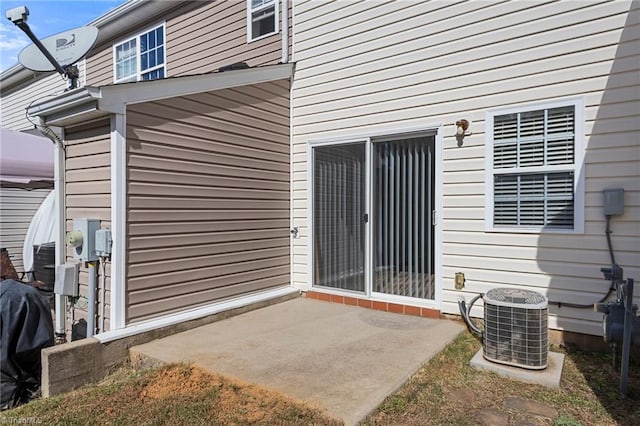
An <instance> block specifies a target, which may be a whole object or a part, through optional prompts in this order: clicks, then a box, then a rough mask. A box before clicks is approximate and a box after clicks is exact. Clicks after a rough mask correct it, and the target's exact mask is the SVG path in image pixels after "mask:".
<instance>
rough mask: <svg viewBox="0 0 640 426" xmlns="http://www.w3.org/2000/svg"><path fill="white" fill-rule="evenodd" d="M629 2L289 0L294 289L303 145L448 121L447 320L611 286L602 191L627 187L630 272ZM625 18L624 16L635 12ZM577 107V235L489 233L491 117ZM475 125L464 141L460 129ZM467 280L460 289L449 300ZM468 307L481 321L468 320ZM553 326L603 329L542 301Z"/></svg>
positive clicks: (636, 177)
mask: <svg viewBox="0 0 640 426" xmlns="http://www.w3.org/2000/svg"><path fill="white" fill-rule="evenodd" d="M639 6H640V4H639V3H637V2H636V3H631V2H628V1H616V2H596V1H593V2H533V3H532V2H459V3H454V2H386V3H383V2H375V3H370V2H357V3H356V2H320V1H305V2H296V4H295V31H296V33H295V41H296V46H295V58H294V59H295V61H296V79H295V81H294V86H293V95H292V96H293V133H294V134H293V143H294V145H293V158H292V162H293V165H292V168H293V183H292V185H293V190H294V192H293V205H294V208H293V216H294V226H298V227H299V228H300V230H301V238H299V239H296V240H295V243H294V248H293V252H294V254H293V277H294V282H295V283H296V285H297V286H299V287H301V288H306V287H307V285H308V276H307V271H308V268H307V265H308V264H309V263H310V262H311V261H312V260H311V259H309V258H308V256H307V247H306V244H307V235H308V230H307V229H306V226H307V214H308V212H307V181H306V178H307V163H306V161H307V154H306V150H307V141H309V140H310V139H319V138H335V137H341V136H345V135H351V134H363V135H366V134H367V133H370V132H379V131H385V130H387V131H390V132H391V131H393V130H394V129H398V128H403V127H415V126H425V125H429V124H436V125H437V124H438V123H441V124H442V125H443V136H444V138H443V164H442V168H443V186H442V194H443V211H442V212H440V218H441V220H442V230H443V231H442V243H443V244H442V251H443V256H442V257H443V258H442V263H443V269H442V273H443V276H442V280H441V281H440V285H441V286H442V289H443V292H442V298H443V300H442V307H441V308H442V311H443V312H446V313H451V314H457V313H458V308H457V305H456V302H457V298H458V296H459V295H461V294H462V295H465V296H466V297H467V299H469V298H470V297H471V296H472V294H475V293H479V292H486V291H487V290H488V289H490V288H492V287H496V286H522V287H526V288H529V289H532V290H537V291H540V292H542V293H545V294H548V295H549V297H550V299H552V300H560V301H567V302H572V303H593V302H595V301H597V300H599V299H600V297H601V296H602V295H604V293H606V291H607V286H608V285H607V282H605V281H604V280H603V278H602V275H601V273H600V271H599V268H600V266H606V265H607V263H608V262H609V255H608V252H607V244H606V239H605V234H604V230H605V221H604V217H603V215H602V199H601V191H602V189H604V188H610V187H622V188H624V189H625V204H626V206H625V214H624V216H621V217H615V218H614V219H613V220H612V230H613V234H612V239H613V246H614V249H615V252H616V260H617V261H618V263H620V264H621V265H622V267H624V268H625V277H634V278H636V279H638V278H639V277H640V246H639V245H638V241H639V239H640V147H639V145H638V135H639V134H640V126H639V124H638V123H639V122H640V116H639V115H640V113H639V111H640V108H639V107H640V94H639V92H638V87H639V86H638V85H639V83H640V81H639V78H638V76H639V75H640V74H639V73H638V63H639V61H640V43H639V40H638V38H640V36H639V34H640V31H638V30H639V29H640V28H639V11H638V7H639ZM631 9H633V10H631ZM575 96H581V97H583V99H584V103H585V111H584V119H585V122H584V127H585V138H584V145H585V148H586V151H585V164H586V166H585V169H584V170H585V173H586V175H585V185H586V193H585V204H586V207H585V232H584V234H583V235H567V234H552V233H538V234H524V233H500V232H491V233H488V232H485V223H484V213H485V212H484V209H485V197H484V193H485V186H484V183H485V134H484V130H485V129H484V125H485V124H484V119H485V113H486V111H487V110H488V109H493V108H498V107H504V106H507V105H519V104H523V103H530V102H539V101H545V100H555V99H557V98H563V97H575ZM461 118H466V119H468V120H472V127H471V129H470V130H471V131H472V132H473V134H472V135H471V136H467V137H465V138H464V142H463V144H462V146H458V143H457V140H456V138H455V137H454V134H455V125H454V123H455V121H456V120H459V119H461ZM455 272H464V273H465V275H466V279H467V281H466V287H465V289H464V291H462V292H461V291H456V290H454V285H453V277H454V274H455ZM476 313H480V311H479V310H478V311H477V312H476ZM550 313H551V318H550V325H551V326H552V327H553V328H556V329H565V330H568V331H576V332H583V333H590V334H596V335H598V334H601V324H600V321H601V318H602V316H601V314H596V313H594V312H593V311H592V310H590V309H583V310H577V309H571V308H566V307H563V308H561V309H559V308H558V307H556V306H551V307H550Z"/></svg>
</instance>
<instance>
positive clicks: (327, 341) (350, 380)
mask: <svg viewBox="0 0 640 426" xmlns="http://www.w3.org/2000/svg"><path fill="white" fill-rule="evenodd" d="M462 330H464V326H463V324H462V323H461V322H456V321H449V320H435V319H428V318H420V317H413V316H407V315H400V314H392V313H388V312H381V311H376V310H370V309H363V308H358V307H353V306H346V305H341V304H333V303H327V302H321V301H315V300H309V299H304V298H298V299H294V300H290V301H286V302H283V303H279V304H277V305H272V306H268V307H266V308H263V309H258V310H255V311H251V312H248V313H245V314H242V315H239V316H236V317H233V318H228V319H225V320H222V321H219V322H216V323H213V324H209V325H205V326H202V327H199V328H195V329H192V330H189V331H186V332H183V333H179V334H175V335H173V336H169V337H166V338H163V339H160V340H156V341H153V342H150V343H147V344H144V345H140V346H136V347H133V348H132V349H131V356H132V358H142V359H147V360H150V361H153V362H162V363H169V362H193V363H195V364H196V365H197V366H199V367H202V368H204V369H206V370H209V371H213V372H217V373H220V374H222V375H225V376H230V377H235V378H238V379H240V380H243V381H246V382H250V383H255V384H258V385H260V386H264V387H267V388H271V389H274V390H278V391H280V392H282V393H284V394H287V395H289V396H291V397H294V398H296V399H298V400H302V401H304V402H307V403H309V404H311V405H313V406H317V407H320V408H323V409H325V410H326V411H327V413H328V414H329V415H330V416H333V417H335V418H338V419H342V420H343V421H344V422H345V423H346V424H348V425H350V424H356V423H358V422H359V421H360V420H362V419H363V418H364V417H365V416H366V415H367V414H368V413H370V412H371V411H372V410H374V409H375V408H376V407H377V406H378V405H379V404H380V403H381V402H382V401H383V400H384V398H385V397H386V396H387V395H389V394H390V393H392V392H393V391H395V390H396V389H397V388H398V387H400V386H401V385H402V384H403V383H404V382H405V381H406V380H407V379H408V378H409V377H411V375H412V374H414V373H415V372H416V371H417V370H418V368H420V366H421V365H422V364H424V363H425V362H426V361H428V360H429V359H430V358H431V357H432V356H433V355H435V354H436V353H437V352H439V351H440V350H441V349H442V348H443V347H444V346H446V345H447V344H448V343H449V342H450V341H451V340H453V338H454V337H455V336H456V335H458V334H459V333H460V332H461V331H462Z"/></svg>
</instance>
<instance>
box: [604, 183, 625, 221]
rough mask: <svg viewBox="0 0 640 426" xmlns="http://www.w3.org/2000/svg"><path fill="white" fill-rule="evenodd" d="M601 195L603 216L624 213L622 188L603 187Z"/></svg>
mask: <svg viewBox="0 0 640 426" xmlns="http://www.w3.org/2000/svg"><path fill="white" fill-rule="evenodd" d="M602 196H603V200H602V204H603V209H604V215H605V216H617V215H621V214H624V189H622V188H614V189H605V190H604V191H602Z"/></svg>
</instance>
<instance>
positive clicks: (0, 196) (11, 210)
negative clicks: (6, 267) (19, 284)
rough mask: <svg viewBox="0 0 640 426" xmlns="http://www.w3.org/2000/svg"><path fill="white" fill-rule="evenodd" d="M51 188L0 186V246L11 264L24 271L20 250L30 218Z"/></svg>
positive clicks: (19, 270)
mask: <svg viewBox="0 0 640 426" xmlns="http://www.w3.org/2000/svg"><path fill="white" fill-rule="evenodd" d="M50 193H51V189H24V188H5V187H0V247H2V248H6V249H7V251H8V252H9V257H10V259H11V262H12V263H13V266H15V268H16V270H17V271H18V272H24V270H25V269H24V266H23V263H22V250H23V246H24V237H25V235H26V234H27V230H28V229H29V225H30V224H31V219H33V215H34V214H35V213H36V211H37V210H38V208H39V207H40V204H42V202H43V201H44V199H45V198H46V197H47V195H49V194H50Z"/></svg>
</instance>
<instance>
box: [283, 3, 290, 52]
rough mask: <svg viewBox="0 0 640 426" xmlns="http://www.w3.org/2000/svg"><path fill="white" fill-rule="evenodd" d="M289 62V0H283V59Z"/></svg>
mask: <svg viewBox="0 0 640 426" xmlns="http://www.w3.org/2000/svg"><path fill="white" fill-rule="evenodd" d="M281 62H282V63H283V64H286V63H287V62H289V0H282V61H281Z"/></svg>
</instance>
